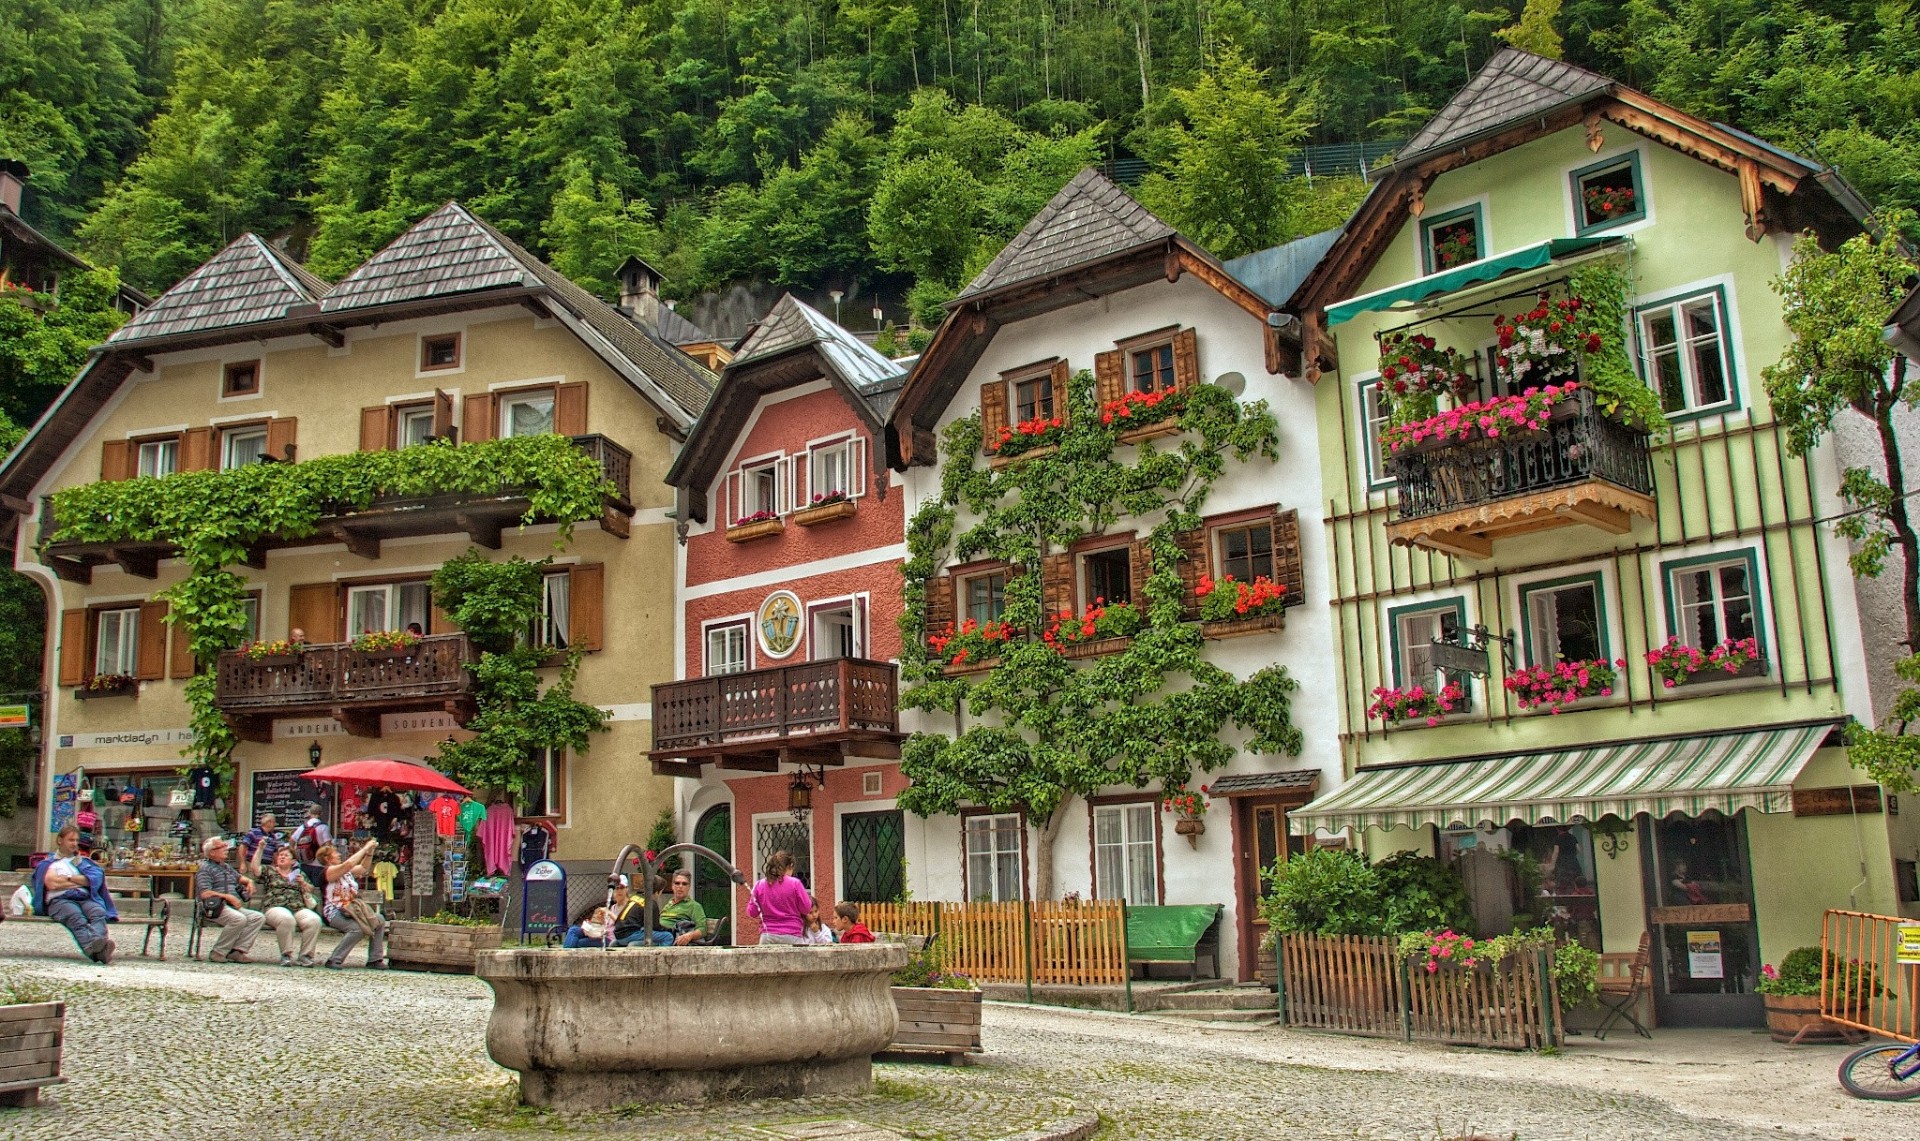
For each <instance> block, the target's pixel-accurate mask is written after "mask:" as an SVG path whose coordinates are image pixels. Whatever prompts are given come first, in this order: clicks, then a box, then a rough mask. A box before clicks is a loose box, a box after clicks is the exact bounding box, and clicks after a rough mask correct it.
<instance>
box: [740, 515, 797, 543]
mask: <svg viewBox="0 0 1920 1141" xmlns="http://www.w3.org/2000/svg"><path fill="white" fill-rule="evenodd" d="M785 529H786V524H785V523H783V522H782V521H781V519H780V516H779V514H778V513H776V512H773V511H751V512H748V513H747V514H745V515H742V516H740V517H739V518H738V519H735V520H734V521H733V522H732V523H731V524H729V525H728V526H727V542H729V543H750V542H752V541H753V540H755V539H762V538H765V537H766V536H768V535H778V534H779V533H780V532H781V531H783V530H785Z"/></svg>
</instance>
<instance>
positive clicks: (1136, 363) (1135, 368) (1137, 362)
mask: <svg viewBox="0 0 1920 1141" xmlns="http://www.w3.org/2000/svg"><path fill="white" fill-rule="evenodd" d="M1128 361H1129V362H1130V363H1129V366H1128V375H1127V381H1128V386H1129V387H1130V388H1131V389H1132V390H1133V391H1135V392H1167V391H1170V390H1172V388H1173V342H1172V341H1168V342H1166V343H1165V344H1160V345H1153V346H1151V347H1149V348H1144V349H1135V350H1133V351H1132V352H1131V353H1129V354H1128Z"/></svg>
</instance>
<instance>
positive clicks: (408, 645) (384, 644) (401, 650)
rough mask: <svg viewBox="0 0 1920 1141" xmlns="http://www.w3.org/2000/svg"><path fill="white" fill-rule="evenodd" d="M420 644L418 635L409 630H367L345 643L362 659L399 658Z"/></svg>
mask: <svg viewBox="0 0 1920 1141" xmlns="http://www.w3.org/2000/svg"><path fill="white" fill-rule="evenodd" d="M419 644H420V635H418V634H416V633H414V632H413V631H411V630H369V631H367V632H366V633H364V634H362V635H360V636H359V637H357V638H355V639H354V640H353V641H351V642H349V643H347V648H348V649H350V650H352V651H353V652H354V653H356V654H359V655H360V656H361V657H363V658H399V657H405V656H406V655H407V654H408V653H410V652H412V650H413V648H414V647H415V646H418V645H419Z"/></svg>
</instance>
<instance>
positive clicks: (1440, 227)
mask: <svg viewBox="0 0 1920 1141" xmlns="http://www.w3.org/2000/svg"><path fill="white" fill-rule="evenodd" d="M1486 256H1487V240H1486V225H1485V223H1484V221H1483V220H1482V218H1481V216H1480V207H1479V206H1477V205H1476V206H1469V207H1467V208H1465V209H1464V210H1452V211H1449V212H1447V213H1445V214H1441V215H1440V216H1438V217H1435V218H1429V219H1427V220H1425V221H1423V222H1421V223H1420V264H1421V267H1422V271H1423V272H1425V273H1443V272H1445V271H1447V270H1450V269H1457V268H1459V267H1460V266H1463V265H1466V264H1467V263H1469V262H1476V261H1479V260H1480V259H1481V258H1483V257H1486Z"/></svg>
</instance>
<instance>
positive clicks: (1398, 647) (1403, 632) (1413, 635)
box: [1387, 598, 1473, 713]
mask: <svg viewBox="0 0 1920 1141" xmlns="http://www.w3.org/2000/svg"><path fill="white" fill-rule="evenodd" d="M1387 621H1388V623H1389V625H1390V628H1391V629H1392V631H1393V668H1394V683H1395V684H1396V685H1398V686H1400V687H1402V688H1408V687H1411V686H1415V685H1419V686H1424V687H1426V689H1427V690H1428V691H1429V692H1432V691H1436V690H1438V689H1441V688H1443V687H1445V686H1446V685H1447V684H1448V683H1449V682H1451V683H1454V684H1456V685H1458V686H1459V687H1460V690H1461V693H1462V694H1463V695H1464V696H1465V697H1466V698H1468V699H1471V698H1472V696H1473V675H1471V674H1467V673H1458V672H1453V671H1448V670H1442V669H1439V668H1438V667H1436V666H1435V665H1434V664H1433V650H1432V646H1433V642H1434V639H1436V638H1438V639H1440V640H1441V641H1448V642H1453V641H1459V640H1460V638H1461V635H1462V633H1463V632H1464V631H1465V630H1466V627H1467V604H1466V603H1465V602H1464V601H1463V600H1461V599H1458V598H1450V599H1446V600H1444V601H1441V602H1427V603H1420V604H1418V605H1414V606H1400V607H1395V608H1393V609H1391V610H1389V611H1388V612H1387ZM1466 708H1467V704H1466V702H1461V703H1457V704H1456V705H1455V706H1454V711H1455V712H1456V713H1457V712H1460V711H1462V710H1464V709H1466Z"/></svg>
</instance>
